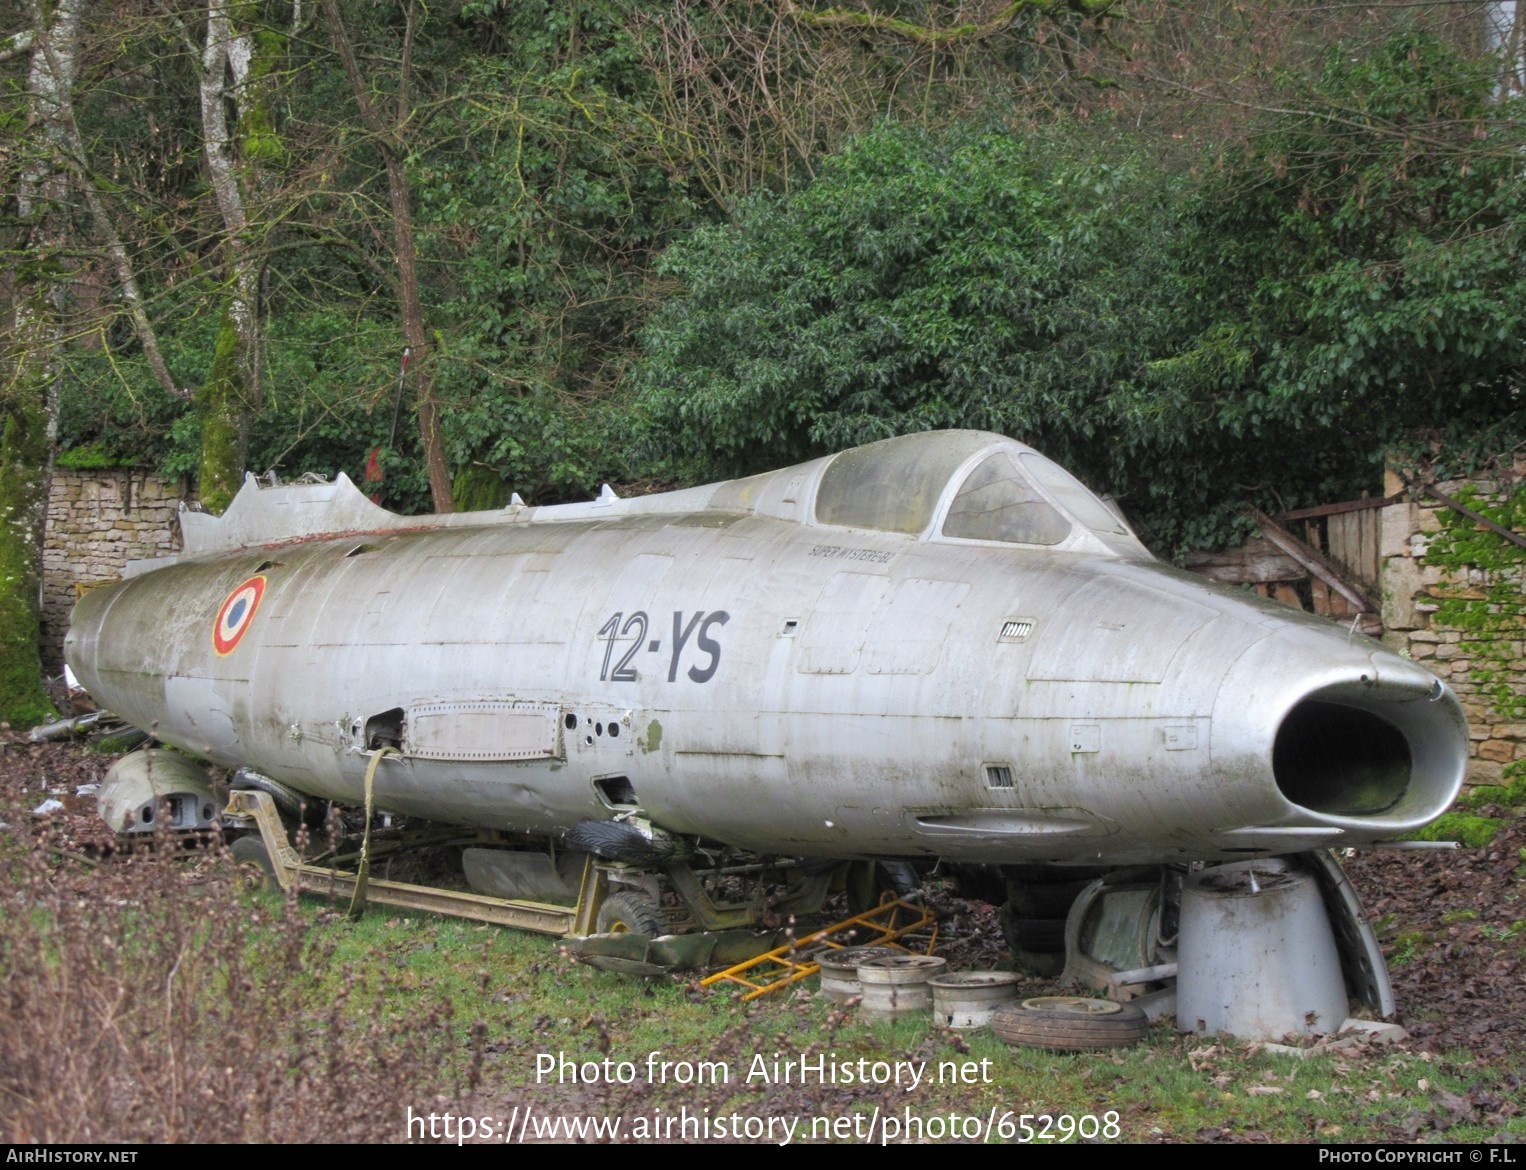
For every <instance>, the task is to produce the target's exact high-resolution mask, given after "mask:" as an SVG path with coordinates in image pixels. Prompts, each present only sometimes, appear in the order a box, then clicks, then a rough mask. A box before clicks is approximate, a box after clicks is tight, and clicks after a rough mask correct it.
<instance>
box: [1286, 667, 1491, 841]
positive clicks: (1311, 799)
mask: <svg viewBox="0 0 1526 1170" xmlns="http://www.w3.org/2000/svg"><path fill="white" fill-rule="evenodd" d="M1386 673H1387V674H1388V676H1389V677H1387V678H1386V679H1382V678H1374V677H1373V676H1372V675H1370V674H1363V675H1362V676H1361V678H1360V679H1356V680H1352V681H1348V682H1341V683H1337V684H1335V685H1331V686H1325V687H1321V688H1319V689H1317V690H1315V691H1312V692H1310V693H1309V694H1307V695H1305V696H1304V697H1303V698H1301V699H1300V700H1299V701H1298V702H1297V703H1295V704H1294V705H1293V706H1292V708H1290V709H1289V711H1288V713H1287V714H1286V715H1285V716H1283V719H1282V722H1281V723H1280V724H1279V725H1278V728H1277V732H1276V737H1275V739H1274V741H1273V746H1272V773H1273V777H1274V779H1275V781H1276V784H1277V788H1278V791H1279V792H1281V794H1282V796H1283V797H1284V798H1285V799H1286V800H1288V801H1289V802H1290V803H1292V804H1294V805H1297V806H1298V807H1299V808H1302V809H1303V810H1305V812H1307V813H1312V814H1313V815H1314V816H1315V817H1317V818H1319V819H1320V820H1321V821H1324V822H1325V823H1327V824H1332V825H1333V824H1343V825H1345V826H1346V827H1347V828H1348V829H1352V830H1355V829H1358V828H1359V827H1363V826H1365V829H1366V831H1368V832H1372V831H1381V832H1384V833H1406V832H1410V831H1412V830H1414V829H1418V828H1420V827H1421V826H1423V825H1426V824H1429V823H1430V822H1431V821H1433V820H1435V819H1436V818H1437V817H1439V816H1440V815H1441V814H1442V813H1443V812H1445V811H1446V810H1447V808H1448V806H1449V805H1450V804H1451V803H1452V801H1453V800H1454V799H1456V797H1457V792H1458V789H1459V788H1460V787H1461V786H1462V779H1463V774H1464V772H1465V770H1466V768H1467V762H1468V728H1467V722H1466V720H1465V719H1464V718H1463V714H1462V706H1461V704H1460V703H1459V702H1458V701H1457V696H1456V695H1454V694H1453V693H1452V692H1451V690H1449V689H1448V688H1447V687H1446V686H1444V685H1443V684H1441V683H1440V682H1438V681H1437V680H1436V679H1434V678H1432V677H1430V676H1428V675H1423V674H1422V673H1421V672H1418V671H1410V672H1405V673H1404V674H1402V675H1401V674H1400V673H1399V672H1398V671H1396V670H1393V669H1390V670H1388V671H1387V672H1386Z"/></svg>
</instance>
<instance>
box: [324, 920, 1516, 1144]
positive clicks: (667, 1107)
mask: <svg viewBox="0 0 1526 1170" xmlns="http://www.w3.org/2000/svg"><path fill="white" fill-rule="evenodd" d="M300 913H301V914H302V915H303V917H304V918H306V919H307V920H308V921H309V922H310V923H311V929H312V930H313V931H314V932H317V933H319V934H321V935H324V936H326V937H328V938H329V939H330V940H331V941H332V943H333V946H334V949H333V955H332V961H333V963H334V964H336V965H337V966H336V969H335V970H331V971H328V972H320V973H317V976H316V977H317V978H319V979H320V980H325V981H328V982H330V983H333V982H334V981H336V980H339V981H342V979H343V978H345V977H346V976H344V975H342V974H341V972H343V971H348V970H351V969H359V968H365V969H368V970H370V971H371V972H372V973H373V976H374V978H373V979H372V981H371V984H370V986H371V993H370V998H367V997H363V996H360V995H355V996H352V997H351V999H350V1002H349V1008H350V1010H353V1011H357V1012H359V1013H361V1014H362V1015H367V1014H370V1013H381V1014H382V1015H384V1016H385V1017H387V1018H389V1019H395V1020H407V1019H410V1018H418V1017H421V1016H423V1015H427V1014H429V1013H431V1012H433V1013H435V1014H436V1015H438V1013H439V1012H440V1010H441V1009H440V1005H441V1004H442V1003H448V1004H450V1005H451V1007H450V1016H451V1021H452V1022H451V1027H453V1028H454V1030H455V1034H456V1035H457V1037H458V1039H459V1042H460V1043H461V1044H462V1045H463V1046H470V1045H477V1046H478V1047H480V1049H481V1052H480V1056H478V1057H476V1058H474V1059H476V1061H477V1065H478V1067H479V1070H480V1071H479V1080H478V1087H477V1089H476V1091H475V1093H474V1094H473V1095H472V1100H473V1102H475V1104H473V1105H472V1106H471V1109H472V1111H473V1112H474V1113H478V1114H484V1115H487V1114H492V1115H494V1116H496V1115H497V1114H496V1113H493V1111H494V1110H498V1111H499V1112H502V1111H504V1110H507V1109H508V1108H510V1106H511V1103H514V1104H517V1103H523V1102H528V1101H533V1102H537V1103H539V1105H540V1107H541V1108H543V1109H547V1110H556V1111H561V1112H568V1113H574V1114H584V1113H593V1114H600V1115H613V1114H620V1115H622V1116H624V1117H626V1118H627V1119H629V1118H634V1117H637V1116H642V1117H646V1118H648V1119H649V1120H650V1119H656V1118H661V1117H668V1116H677V1113H678V1111H680V1110H683V1109H688V1110H689V1111H690V1112H691V1113H699V1112H702V1111H704V1110H707V1109H708V1110H709V1114H708V1116H711V1117H715V1116H723V1115H729V1114H730V1113H732V1112H733V1111H736V1112H739V1113H741V1114H743V1115H750V1116H759V1117H766V1116H783V1115H786V1114H787V1115H790V1116H795V1117H799V1118H802V1119H808V1118H811V1117H818V1116H819V1117H842V1116H846V1117H849V1118H850V1121H849V1122H838V1123H835V1124H840V1125H844V1126H848V1125H851V1117H852V1116H853V1114H854V1111H855V1110H858V1111H862V1112H863V1113H864V1114H865V1116H866V1121H865V1122H861V1123H860V1124H861V1125H862V1124H867V1117H868V1116H870V1115H872V1113H873V1110H874V1109H875V1108H876V1107H878V1108H879V1109H880V1110H881V1117H882V1118H883V1117H884V1116H885V1115H886V1114H885V1111H886V1110H889V1111H890V1114H889V1115H890V1116H892V1117H893V1118H897V1119H900V1121H901V1122H902V1123H906V1119H907V1118H908V1117H910V1118H921V1119H923V1120H924V1121H925V1120H926V1119H928V1118H933V1117H941V1118H944V1119H947V1118H949V1117H951V1116H957V1117H960V1118H966V1117H978V1118H980V1119H982V1122H984V1121H985V1120H987V1119H989V1118H991V1117H993V1116H994V1117H996V1118H997V1119H998V1120H999V1119H1001V1118H1003V1117H1008V1118H1009V1124H1010V1125H1012V1126H1015V1125H1016V1124H1017V1122H1018V1119H1019V1118H1020V1116H1021V1115H1024V1114H1028V1115H1039V1114H1053V1115H1061V1114H1063V1115H1068V1116H1069V1117H1071V1118H1076V1117H1079V1116H1081V1115H1092V1116H1096V1117H1102V1116H1103V1115H1115V1123H1116V1125H1117V1128H1118V1133H1119V1140H1130V1141H1141V1142H1142V1141H1174V1142H1198V1141H1218V1140H1224V1139H1226V1138H1228V1137H1230V1136H1233V1135H1243V1134H1248V1133H1258V1134H1261V1135H1263V1136H1264V1137H1265V1138H1266V1139H1267V1140H1270V1141H1277V1142H1300V1141H1340V1142H1369V1141H1388V1142H1392V1141H1395V1140H1421V1141H1424V1140H1444V1141H1449V1142H1453V1141H1482V1140H1486V1139H1489V1138H1491V1137H1495V1136H1497V1135H1499V1134H1502V1133H1505V1134H1512V1135H1515V1136H1516V1137H1517V1138H1522V1137H1526V1122H1523V1121H1522V1120H1521V1119H1519V1118H1504V1117H1495V1118H1492V1119H1491V1117H1490V1116H1489V1114H1488V1111H1487V1110H1484V1109H1479V1110H1474V1111H1472V1112H1471V1113H1467V1114H1466V1115H1465V1114H1464V1113H1460V1112H1458V1107H1457V1102H1458V1101H1460V1100H1464V1099H1466V1098H1467V1097H1468V1095H1469V1093H1470V1092H1473V1093H1476V1092H1477V1091H1478V1090H1480V1089H1481V1088H1483V1089H1486V1090H1488V1089H1490V1087H1491V1086H1493V1085H1495V1084H1496V1082H1498V1083H1499V1084H1500V1085H1502V1086H1508V1085H1509V1084H1512V1083H1513V1078H1514V1077H1515V1076H1518V1075H1519V1073H1520V1071H1521V1070H1520V1067H1519V1063H1518V1064H1517V1067H1515V1068H1514V1069H1513V1070H1506V1069H1494V1068H1490V1067H1489V1066H1485V1065H1481V1064H1479V1063H1478V1062H1476V1061H1474V1060H1473V1059H1472V1058H1471V1057H1470V1055H1469V1054H1467V1053H1450V1054H1449V1053H1429V1052H1415V1051H1399V1050H1393V1049H1384V1048H1378V1047H1373V1048H1368V1049H1361V1050H1357V1051H1354V1052H1341V1053H1334V1054H1323V1055H1313V1056H1308V1057H1306V1058H1303V1059H1299V1058H1294V1057H1288V1056H1283V1055H1275V1054H1272V1053H1269V1052H1267V1051H1265V1050H1264V1048H1263V1047H1262V1046H1259V1045H1248V1044H1247V1045H1241V1044H1234V1043H1229V1044H1225V1043H1220V1042H1217V1041H1213V1040H1201V1039H1198V1038H1196V1037H1192V1036H1182V1035H1179V1034H1177V1033H1176V1032H1175V1031H1174V1030H1173V1029H1172V1027H1171V1026H1170V1024H1169V1023H1157V1024H1156V1025H1155V1026H1154V1027H1152V1029H1151V1032H1150V1035H1149V1037H1148V1039H1147V1040H1146V1042H1145V1043H1144V1044H1142V1045H1140V1046H1138V1047H1135V1048H1130V1049H1124V1050H1118V1051H1111V1052H1100V1053H1076V1054H1062V1053H1049V1052H1043V1051H1039V1050H1035V1049H1024V1048H1013V1047H1008V1046H1007V1045H1005V1044H1004V1043H1002V1042H1001V1041H999V1040H998V1039H997V1038H996V1037H995V1036H994V1035H992V1034H991V1033H990V1032H989V1031H988V1030H984V1029H981V1030H977V1031H975V1032H972V1033H971V1034H969V1035H967V1036H961V1035H954V1034H949V1033H942V1032H938V1031H935V1030H933V1029H932V1028H931V1027H930V1025H929V1023H928V1022H927V1021H926V1019H925V1018H922V1019H913V1020H902V1021H897V1022H893V1023H874V1024H868V1025H866V1024H864V1023H861V1022H860V1021H858V1020H857V1018H856V1016H855V1013H853V1012H852V1011H851V1010H850V1011H847V1012H843V1011H840V1010H835V1009H834V1008H833V1006H832V1005H830V1004H828V1003H826V1002H825V1001H822V1000H820V999H818V998H816V997H815V996H813V995H811V994H810V992H809V990H808V989H809V988H810V987H811V986H812V983H813V982H814V981H807V983H806V984H803V985H800V986H799V987H798V988H797V989H795V990H793V991H787V992H784V993H782V994H779V995H776V996H774V997H769V998H765V999H763V1000H760V1001H758V1002H755V1003H752V1004H744V1003H742V1002H740V1001H739V1000H738V999H736V998H735V997H734V996H733V995H731V994H729V993H727V992H715V991H708V990H701V989H699V988H698V987H697V985H695V984H694V983H693V982H692V981H689V980H684V979H681V978H676V977H674V978H664V979H656V980H636V979H630V978H627V977H623V976H619V975H614V974H610V973H607V972H603V971H599V970H596V969H594V968H591V967H587V966H584V965H580V964H578V963H576V962H574V961H573V960H571V959H570V958H569V957H568V956H567V955H566V954H565V953H563V952H562V950H561V949H560V947H559V945H558V943H557V941H556V940H554V939H549V938H545V937H539V936H534V935H528V934H516V933H514V932H510V931H503V930H499V929H496V928H489V927H482V926H476V925H472V924H467V923H460V922H452V921H448V920H443V919H435V918H431V917H428V916H415V915H412V914H407V913H394V912H391V911H388V910H386V909H385V908H380V907H377V908H373V909H371V910H370V911H368V912H367V914H366V916H365V917H364V918H362V919H361V921H359V922H358V923H350V922H347V921H345V920H344V919H343V918H342V917H340V916H339V915H338V914H337V913H335V912H333V911H330V910H326V909H320V908H319V907H318V906H317V905H316V904H310V903H307V902H304V903H302V904H301V909H300ZM1400 942H1401V958H1402V949H1403V948H1402V942H1403V938H1402V936H1401V939H1400ZM336 985H337V984H336ZM802 1054H806V1055H808V1056H813V1057H814V1056H819V1057H823V1058H825V1059H826V1060H827V1061H828V1062H830V1063H835V1064H842V1063H844V1062H848V1063H854V1062H857V1061H858V1060H860V1059H861V1058H862V1059H864V1060H867V1061H871V1062H872V1061H885V1062H896V1061H913V1062H920V1061H926V1062H927V1065H926V1067H927V1069H928V1072H927V1073H926V1074H925V1079H924V1080H923V1081H922V1083H921V1084H920V1085H918V1086H917V1087H916V1088H915V1089H914V1090H913V1091H911V1092H902V1091H900V1090H897V1089H896V1088H895V1087H894V1086H885V1087H874V1086H871V1087H868V1088H865V1087H863V1086H849V1085H836V1086H834V1085H831V1084H827V1085H824V1086H823V1085H819V1084H817V1083H816V1080H817V1079H816V1078H815V1077H809V1078H808V1083H807V1084H805V1085H801V1084H800V1083H798V1081H796V1082H794V1083H785V1084H782V1085H781V1084H774V1083H771V1079H760V1078H754V1079H752V1080H749V1079H748V1073H749V1072H750V1071H753V1070H754V1060H755V1058H757V1057H762V1058H763V1060H764V1062H765V1063H766V1064H767V1065H769V1066H771V1065H772V1062H773V1061H775V1060H776V1059H777V1060H790V1059H794V1060H799V1059H800V1057H801V1055H802ZM463 1059H465V1058H464V1057H463ZM649 1060H650V1061H652V1062H654V1063H652V1064H649ZM538 1061H539V1062H540V1063H538ZM561 1061H567V1062H571V1063H572V1064H573V1065H575V1066H582V1065H585V1064H587V1062H592V1063H593V1065H597V1066H599V1067H600V1068H603V1062H605V1061H609V1062H612V1063H611V1066H610V1067H611V1068H614V1069H616V1070H618V1069H619V1068H620V1066H621V1063H622V1062H624V1064H625V1065H627V1066H628V1068H627V1069H626V1070H625V1071H627V1072H628V1073H631V1074H633V1075H632V1077H631V1081H630V1083H628V1084H620V1083H613V1084H611V1083H609V1081H608V1079H607V1078H606V1077H604V1076H602V1075H600V1076H596V1077H595V1078H594V1079H593V1080H592V1081H591V1082H590V1081H589V1080H587V1079H585V1078H583V1077H580V1076H578V1075H576V1073H574V1074H573V1075H572V1076H571V1077H568V1076H566V1075H560V1076H559V1075H558V1074H557V1071H556V1069H557V1067H558V1066H559V1065H560V1062H561ZM663 1061H667V1062H670V1063H673V1064H676V1065H682V1064H684V1063H685V1062H687V1064H688V1066H689V1067H690V1070H691V1073H692V1072H693V1070H694V1069H696V1068H697V1067H698V1066H699V1065H700V1063H701V1062H707V1067H708V1069H709V1071H711V1073H712V1076H711V1077H710V1080H709V1082H707V1083H698V1084H696V1083H689V1084H684V1083H679V1081H678V1080H676V1079H673V1077H672V1075H671V1074H670V1078H669V1080H668V1082H667V1083H663V1082H662V1079H661V1078H660V1077H654V1076H653V1075H652V1073H653V1070H654V1069H656V1068H657V1067H659V1066H660V1062H663ZM943 1062H950V1063H951V1065H952V1067H954V1068H959V1069H965V1068H973V1069H974V1070H979V1071H977V1072H976V1073H975V1075H974V1077H973V1080H974V1082H975V1083H939V1081H938V1079H937V1076H936V1071H935V1070H937V1069H938V1068H939V1065H940V1063H943ZM547 1063H550V1064H551V1069H550V1070H549V1071H548V1070H547V1068H546V1064H547ZM561 1067H563V1068H565V1066H561ZM717 1067H720V1068H724V1069H725V1071H726V1073H727V1076H726V1078H725V1081H724V1083H713V1082H714V1081H715V1080H716V1078H715V1077H714V1075H713V1073H714V1070H715V1069H716V1068H717ZM691 1079H692V1078H691ZM1499 1095H1500V1096H1501V1097H1502V1098H1503V1099H1505V1100H1509V1099H1512V1098H1513V1090H1509V1091H1508V1092H1507V1091H1506V1089H1505V1088H1501V1089H1500V1091H1499ZM465 1108H466V1105H465V1103H464V1102H463V1103H461V1109H462V1110H465ZM803 1124H808V1122H804V1123H803ZM821 1124H823V1125H825V1124H829V1123H827V1122H823V1123H821ZM844 1140H847V1139H844Z"/></svg>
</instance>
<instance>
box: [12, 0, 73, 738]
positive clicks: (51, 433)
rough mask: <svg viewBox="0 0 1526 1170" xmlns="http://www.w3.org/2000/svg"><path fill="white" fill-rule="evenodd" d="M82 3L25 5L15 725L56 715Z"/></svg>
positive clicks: (16, 382)
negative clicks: (53, 566)
mask: <svg viewBox="0 0 1526 1170" xmlns="http://www.w3.org/2000/svg"><path fill="white" fill-rule="evenodd" d="M84 8H85V0H59V2H58V3H57V4H56V5H55V6H54V7H53V8H52V9H51V11H50V12H49V13H48V14H47V15H50V16H51V21H49V20H48V19H47V16H45V12H44V8H43V6H42V4H41V3H40V0H33V2H32V3H31V4H29V5H28V6H27V12H28V15H29V16H30V18H31V23H32V59H31V69H30V72H29V75H28V88H29V90H30V92H31V101H32V104H31V108H30V110H29V111H28V129H29V130H31V131H32V133H31V134H29V135H28V139H29V140H30V145H32V146H33V147H34V148H36V150H35V153H34V154H33V155H32V156H31V157H30V158H28V159H27V160H25V161H24V162H23V164H22V167H21V175H20V181H19V182H18V184H17V188H16V215H17V220H18V221H19V223H20V224H21V225H22V227H23V229H24V230H25V231H26V232H27V234H28V235H29V236H30V240H29V241H28V243H29V246H28V247H27V248H26V249H25V251H26V252H27V253H28V254H30V255H32V256H34V257H36V258H37V261H36V263H34V264H31V265H28V266H26V267H25V268H23V269H21V270H19V271H18V273H17V276H16V295H15V300H14V318H13V322H12V325H13V329H12V344H11V346H10V353H9V355H8V357H9V361H8V363H7V364H8V365H9V366H10V369H9V370H8V371H6V376H5V378H4V380H3V382H0V386H3V390H0V417H3V430H0V720H3V721H5V722H8V723H10V724H12V725H13V726H31V725H32V724H35V723H40V722H42V721H43V720H44V719H46V718H48V717H49V715H50V714H51V713H52V707H51V705H50V704H49V702H48V699H47V695H46V694H45V693H44V691H43V688H42V658H41V653H40V651H39V632H40V618H39V608H40V607H39V601H40V596H41V585H42V541H43V528H44V524H45V522H46V519H47V507H48V483H49V480H50V479H51V478H52V472H53V448H54V445H55V443H56V441H57V438H58V406H59V401H58V396H59V353H58V350H59V346H60V345H61V344H62V342H63V325H62V320H63V300H64V293H65V282H64V279H63V276H64V274H63V272H62V271H61V265H62V263H63V257H64V255H65V244H66V243H67V232H68V215H67V205H68V199H67V196H68V193H69V186H70V183H69V172H68V170H67V169H66V167H65V166H64V165H63V163H62V158H63V155H64V153H65V150H64V147H63V144H64V142H65V140H66V133H65V130H64V127H63V122H64V117H65V115H66V114H67V111H68V100H69V93H70V90H71V89H72V87H73V85H74V58H75V49H76V45H77V43H78V40H79V22H80V16H81V14H82V13H83V11H84Z"/></svg>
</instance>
